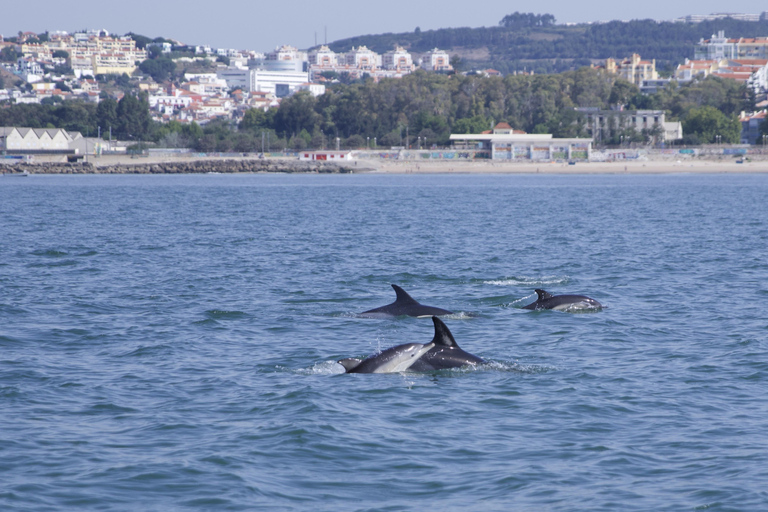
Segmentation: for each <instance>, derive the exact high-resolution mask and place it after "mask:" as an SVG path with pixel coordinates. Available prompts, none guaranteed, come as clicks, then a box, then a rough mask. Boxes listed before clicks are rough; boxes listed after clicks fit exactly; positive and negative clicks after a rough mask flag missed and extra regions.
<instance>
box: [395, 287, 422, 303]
mask: <svg viewBox="0 0 768 512" xmlns="http://www.w3.org/2000/svg"><path fill="white" fill-rule="evenodd" d="M392 288H394V289H395V293H396V294H397V299H396V300H395V302H396V303H398V304H418V302H416V300H415V299H414V298H413V297H411V296H410V295H408V293H407V292H406V291H405V290H403V289H402V288H400V287H399V286H397V285H396V284H393V285H392Z"/></svg>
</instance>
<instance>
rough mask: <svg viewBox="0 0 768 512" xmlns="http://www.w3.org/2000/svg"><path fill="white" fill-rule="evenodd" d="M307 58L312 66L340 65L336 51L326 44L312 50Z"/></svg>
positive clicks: (328, 66) (327, 66)
mask: <svg viewBox="0 0 768 512" xmlns="http://www.w3.org/2000/svg"><path fill="white" fill-rule="evenodd" d="M307 60H308V61H309V65H310V66H317V67H321V68H332V67H335V66H338V65H339V59H338V57H337V56H336V52H334V51H332V50H331V49H330V48H328V47H327V46H325V45H323V46H321V47H320V48H318V49H317V50H314V51H312V52H310V53H309V55H308V59H307Z"/></svg>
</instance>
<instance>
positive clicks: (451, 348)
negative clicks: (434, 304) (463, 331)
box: [408, 316, 485, 372]
mask: <svg viewBox="0 0 768 512" xmlns="http://www.w3.org/2000/svg"><path fill="white" fill-rule="evenodd" d="M432 322H433V323H434V324H435V337H434V338H432V343H433V344H434V345H435V346H434V347H432V348H431V349H430V350H429V352H427V353H426V354H424V355H423V356H421V357H420V358H419V359H418V360H416V361H415V362H414V363H413V364H412V365H411V366H410V368H408V370H410V371H412V372H429V371H433V370H444V369H446V368H459V367H461V366H464V365H467V364H472V365H477V364H485V361H484V360H482V359H481V358H479V357H477V356H475V355H472V354H470V353H469V352H465V351H464V350H462V349H461V348H460V347H459V345H458V343H456V340H455V339H453V334H451V331H450V330H448V327H447V326H446V325H445V324H444V323H443V321H442V320H440V319H439V318H437V317H436V316H433V317H432Z"/></svg>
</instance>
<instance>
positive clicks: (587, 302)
mask: <svg viewBox="0 0 768 512" xmlns="http://www.w3.org/2000/svg"><path fill="white" fill-rule="evenodd" d="M534 291H535V292H536V294H537V295H538V298H537V299H536V301H535V302H533V303H531V304H528V305H527V306H523V309H555V310H557V311H565V310H567V309H602V308H603V305H602V304H600V303H599V302H597V301H596V300H595V299H591V298H589V297H587V296H585V295H552V294H551V293H547V292H545V291H544V290H540V289H536V290H534Z"/></svg>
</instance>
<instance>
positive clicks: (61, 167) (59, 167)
mask: <svg viewBox="0 0 768 512" xmlns="http://www.w3.org/2000/svg"><path fill="white" fill-rule="evenodd" d="M350 164H351V165H350ZM357 170H358V169H357V168H356V166H355V165H354V163H352V162H349V163H347V164H339V163H332V162H312V161H302V160H294V159H285V158H263V159H256V158H253V159H210V160H186V159H185V160H175V161H168V162H137V163H113V164H99V163H98V162H97V163H96V164H93V163H91V162H77V163H66V162H19V163H13V164H5V163H0V172H2V173H3V174H12V173H23V172H25V171H26V172H28V173H29V174H194V173H203V174H204V173H222V174H223V173H243V172H245V173H248V172H250V173H255V172H278V173H351V172H355V171H357ZM360 170H362V169H360Z"/></svg>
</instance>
